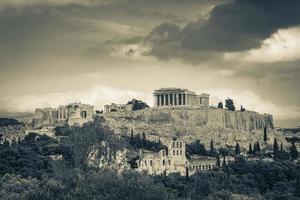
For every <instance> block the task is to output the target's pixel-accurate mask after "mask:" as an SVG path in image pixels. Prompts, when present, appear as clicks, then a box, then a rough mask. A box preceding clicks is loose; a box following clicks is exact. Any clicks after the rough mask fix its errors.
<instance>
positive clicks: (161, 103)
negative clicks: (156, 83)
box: [159, 94, 164, 106]
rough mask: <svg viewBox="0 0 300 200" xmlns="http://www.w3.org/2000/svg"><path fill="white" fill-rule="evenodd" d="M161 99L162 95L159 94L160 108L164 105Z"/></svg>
mask: <svg viewBox="0 0 300 200" xmlns="http://www.w3.org/2000/svg"><path fill="white" fill-rule="evenodd" d="M162 97H163V95H161V94H160V95H159V99H160V105H161V106H162V105H163V103H164V102H163V98H162Z"/></svg>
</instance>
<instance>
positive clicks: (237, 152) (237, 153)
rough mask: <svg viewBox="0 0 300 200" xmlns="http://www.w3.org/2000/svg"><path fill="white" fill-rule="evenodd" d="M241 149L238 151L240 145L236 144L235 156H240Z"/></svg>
mask: <svg viewBox="0 0 300 200" xmlns="http://www.w3.org/2000/svg"><path fill="white" fill-rule="evenodd" d="M240 153H241V149H240V144H239V143H238V142H237V143H236V145H235V155H240Z"/></svg>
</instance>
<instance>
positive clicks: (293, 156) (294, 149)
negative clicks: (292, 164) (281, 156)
mask: <svg viewBox="0 0 300 200" xmlns="http://www.w3.org/2000/svg"><path fill="white" fill-rule="evenodd" d="M298 154H299V153H298V151H297V147H296V146H295V143H294V142H293V144H292V146H291V147H290V156H291V160H296V159H297V158H298Z"/></svg>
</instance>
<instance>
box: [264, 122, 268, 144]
mask: <svg viewBox="0 0 300 200" xmlns="http://www.w3.org/2000/svg"><path fill="white" fill-rule="evenodd" d="M267 140H268V136H267V126H265V127H264V142H265V143H267Z"/></svg>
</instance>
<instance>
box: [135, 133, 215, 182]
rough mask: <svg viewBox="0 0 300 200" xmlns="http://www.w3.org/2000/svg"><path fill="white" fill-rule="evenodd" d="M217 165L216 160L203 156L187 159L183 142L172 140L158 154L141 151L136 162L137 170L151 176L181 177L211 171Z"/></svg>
mask: <svg viewBox="0 0 300 200" xmlns="http://www.w3.org/2000/svg"><path fill="white" fill-rule="evenodd" d="M216 163H217V160H216V158H213V157H204V156H192V157H191V158H190V159H187V157H186V154H185V142H183V141H182V140H175V139H174V140H173V141H171V142H169V144H168V148H167V149H162V150H160V151H159V152H158V153H156V152H151V151H142V152H141V158H140V160H139V161H138V170H139V171H146V172H147V173H149V174H151V175H162V174H165V175H168V174H171V173H179V174H181V175H182V176H184V175H186V173H188V174H189V175H191V174H194V173H196V172H197V171H201V170H211V169H213V167H215V165H216Z"/></svg>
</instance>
